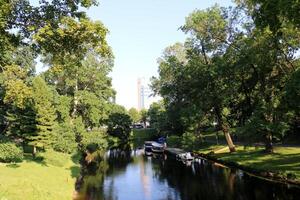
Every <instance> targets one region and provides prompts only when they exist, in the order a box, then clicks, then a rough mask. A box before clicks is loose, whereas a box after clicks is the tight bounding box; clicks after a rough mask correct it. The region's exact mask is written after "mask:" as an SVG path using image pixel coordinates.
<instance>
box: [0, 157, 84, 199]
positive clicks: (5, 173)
mask: <svg viewBox="0 0 300 200" xmlns="http://www.w3.org/2000/svg"><path fill="white" fill-rule="evenodd" d="M73 160H74V159H73ZM73 160H72V159H71V156H70V155H67V154H62V153H57V152H49V153H47V155H45V159H44V160H43V161H35V160H33V159H31V158H30V157H29V156H27V157H26V158H25V159H24V161H23V162H22V163H16V164H4V163H0V180H1V182H0V199H1V200H25V199H26V200H48V199H49V200H64V199H66V200H70V199H71V198H72V193H73V191H74V183H75V179H76V176H77V175H78V174H79V166H78V165H77V164H75V162H74V161H73Z"/></svg>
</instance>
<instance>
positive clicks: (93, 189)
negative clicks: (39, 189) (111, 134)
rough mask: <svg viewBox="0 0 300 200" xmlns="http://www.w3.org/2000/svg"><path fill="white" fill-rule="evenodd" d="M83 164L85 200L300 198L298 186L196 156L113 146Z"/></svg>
mask: <svg viewBox="0 0 300 200" xmlns="http://www.w3.org/2000/svg"><path fill="white" fill-rule="evenodd" d="M104 157H105V158H104V159H103V160H102V161H101V162H98V164H97V165H96V164H95V165H92V166H89V167H87V168H86V173H85V174H84V175H83V176H82V177H81V178H79V179H78V180H79V181H78V183H77V190H79V191H80V193H81V195H82V198H83V199H88V200H102V199H103V200H198V199H199V200H200V199H201V200H205V199H209V200H214V199H220V200H227V199H228V200H231V199H241V200H248V199H249V200H255V199H258V200H260V199H268V200H270V199H276V200H280V199H299V195H300V189H299V188H298V187H295V186H291V185H284V184H279V183H272V182H269V181H265V180H262V179H259V178H255V177H252V176H249V175H247V174H246V173H243V172H242V171H240V170H236V169H229V168H224V167H222V166H219V165H218V164H215V163H212V162H209V161H205V160H198V161H197V162H192V163H183V162H179V161H176V160H173V159H170V158H167V156H165V155H152V156H145V155H144V152H143V150H142V149H136V150H131V148H130V146H128V147H127V148H125V149H124V148H123V149H112V150H110V151H108V152H106V153H105V154H104Z"/></svg>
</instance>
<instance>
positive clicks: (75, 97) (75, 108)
mask: <svg viewBox="0 0 300 200" xmlns="http://www.w3.org/2000/svg"><path fill="white" fill-rule="evenodd" d="M77 77H78V74H76V85H75V88H74V104H73V111H72V114H71V116H72V118H73V119H75V117H76V113H77V106H78V97H77V91H78V81H77Z"/></svg>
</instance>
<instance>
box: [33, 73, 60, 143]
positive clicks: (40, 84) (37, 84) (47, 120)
mask: <svg viewBox="0 0 300 200" xmlns="http://www.w3.org/2000/svg"><path fill="white" fill-rule="evenodd" d="M32 88H33V104H34V106H33V107H34V111H35V113H36V118H35V120H36V132H35V133H34V134H33V135H32V137H30V140H31V144H32V145H34V146H37V147H43V148H45V147H49V146H50V145H51V144H53V141H54V132H53V129H54V126H55V120H56V117H57V116H56V110H55V107H54V95H53V90H51V89H50V88H49V86H48V85H47V83H46V82H45V80H44V79H43V78H42V77H40V76H37V77H35V78H34V79H33V81H32Z"/></svg>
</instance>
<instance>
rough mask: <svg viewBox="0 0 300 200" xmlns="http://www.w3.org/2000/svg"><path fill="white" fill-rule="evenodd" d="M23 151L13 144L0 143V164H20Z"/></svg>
mask: <svg viewBox="0 0 300 200" xmlns="http://www.w3.org/2000/svg"><path fill="white" fill-rule="evenodd" d="M22 160H23V151H22V150H21V149H20V148H19V147H17V146H16V144H14V143H13V142H9V141H0V162H5V163H10V162H21V161H22Z"/></svg>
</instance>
